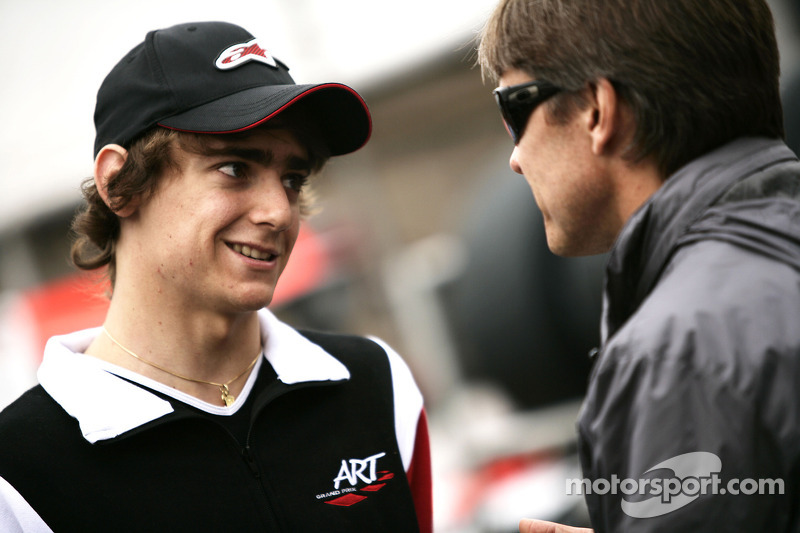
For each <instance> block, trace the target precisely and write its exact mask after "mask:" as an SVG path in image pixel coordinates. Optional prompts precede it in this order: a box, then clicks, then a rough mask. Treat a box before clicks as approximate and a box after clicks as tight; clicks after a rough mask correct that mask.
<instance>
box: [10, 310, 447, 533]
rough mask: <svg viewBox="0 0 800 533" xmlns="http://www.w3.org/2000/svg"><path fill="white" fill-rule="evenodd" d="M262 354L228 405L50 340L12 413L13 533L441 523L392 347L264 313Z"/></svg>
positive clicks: (83, 341)
mask: <svg viewBox="0 0 800 533" xmlns="http://www.w3.org/2000/svg"><path fill="white" fill-rule="evenodd" d="M259 318H260V320H261V326H262V334H263V339H264V356H265V357H263V358H261V359H259V362H258V363H257V366H256V367H255V369H254V371H253V372H252V373H251V375H250V377H249V379H248V380H247V383H246V385H245V387H244V390H243V391H242V393H241V394H240V395H239V397H238V398H237V399H236V402H235V403H234V404H233V405H232V406H231V407H218V406H215V405H211V404H208V403H205V402H202V401H200V400H197V399H196V398H193V397H190V396H187V395H184V394H182V393H180V392H177V391H175V390H174V389H171V388H169V387H166V386H164V385H161V384H159V383H157V382H155V381H152V380H149V379H146V378H144V377H142V376H139V375H137V374H134V373H132V372H129V371H127V370H125V369H122V368H119V367H116V366H113V365H110V364H107V363H105V362H102V361H100V360H98V359H96V358H93V357H90V356H87V355H84V354H82V353H81V352H82V351H83V350H85V349H86V347H87V346H88V345H89V344H90V342H91V341H92V339H94V337H95V336H96V335H98V334H99V329H92V330H84V331H79V332H76V333H72V334H70V335H65V336H61V337H54V338H52V339H51V340H50V341H49V342H48V344H47V347H46V348H45V354H44V360H43V363H42V366H41V367H40V369H39V381H40V385H38V386H36V387H34V388H33V389H31V390H30V391H28V392H27V393H25V394H24V395H23V396H22V397H20V399H18V400H17V401H16V402H14V403H13V404H11V405H10V406H8V407H7V408H6V409H5V410H4V411H3V412H2V413H0V531H2V532H3V533H12V532H37V533H38V532H51V531H55V532H63V531H67V532H71V531H80V532H101V531H102V532H108V531H114V532H125V531H135V532H144V531H148V532H149V531H192V532H197V531H247V532H250V531H286V532H303V531H315V532H316V531H326V532H333V531H348V532H352V531H358V532H363V531H381V532H384V531H398V532H407V531H418V530H421V531H430V529H431V522H432V519H431V476H430V454H429V446H428V434H427V425H426V420H425V413H424V410H423V402H422V396H421V394H420V392H419V389H418V388H417V386H416V384H415V382H414V379H413V377H412V375H411V372H410V371H409V369H408V367H407V366H406V365H405V363H404V362H403V361H402V359H401V358H400V356H399V355H397V354H396V353H395V352H394V351H392V350H391V348H389V347H387V346H386V345H385V344H383V343H381V342H380V341H377V340H369V339H365V338H362V337H350V336H341V335H330V334H322V333H310V332H303V333H301V332H298V331H297V330H295V329H293V328H291V327H289V326H287V325H286V324H283V323H282V322H280V321H279V320H278V319H277V318H276V317H275V316H274V315H272V313H270V312H269V311H267V310H264V311H261V312H259Z"/></svg>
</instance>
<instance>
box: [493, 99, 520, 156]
mask: <svg viewBox="0 0 800 533" xmlns="http://www.w3.org/2000/svg"><path fill="white" fill-rule="evenodd" d="M507 94H508V88H502V89H497V90H495V91H494V98H495V100H496V101H497V107H499V108H500V115H501V116H502V117H503V124H504V125H505V127H506V131H508V134H509V135H510V136H511V140H513V141H514V144H517V142H518V141H519V128H518V127H517V122H516V120H515V119H514V115H513V114H512V113H511V110H510V109H509V105H508V104H509V102H508V97H507Z"/></svg>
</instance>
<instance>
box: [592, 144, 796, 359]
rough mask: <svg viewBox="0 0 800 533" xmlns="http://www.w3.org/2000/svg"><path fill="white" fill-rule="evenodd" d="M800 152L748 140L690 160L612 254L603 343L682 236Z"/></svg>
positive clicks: (655, 196)
mask: <svg viewBox="0 0 800 533" xmlns="http://www.w3.org/2000/svg"><path fill="white" fill-rule="evenodd" d="M796 160H797V156H795V154H794V153H793V152H792V151H791V150H790V149H789V148H788V147H787V146H786V145H785V144H784V143H783V142H782V141H779V140H774V139H766V138H742V139H737V140H735V141H733V142H731V143H729V144H726V145H724V146H722V147H720V148H718V149H716V150H714V151H712V152H710V153H708V154H706V155H704V156H702V157H700V158H698V159H695V160H694V161H692V162H690V163H689V164H687V165H686V166H684V167H683V168H681V169H680V170H678V171H677V172H676V173H675V174H673V175H672V176H671V177H670V178H669V179H667V180H666V182H664V185H662V186H661V188H660V189H659V190H658V191H656V192H655V194H653V196H651V197H650V199H649V200H648V201H647V202H645V204H644V205H643V206H642V207H641V208H640V209H639V210H638V211H637V212H636V213H634V215H633V216H632V217H631V218H630V220H628V222H627V223H626V224H625V226H624V227H623V229H622V231H621V232H620V236H619V238H618V239H617V242H616V244H615V245H614V248H613V250H612V251H611V254H610V256H609V260H608V267H607V270H606V282H605V285H606V286H605V291H604V296H603V320H602V340H603V344H605V342H606V341H607V340H608V338H609V337H610V336H612V335H613V334H614V332H615V331H616V330H617V329H618V328H619V327H620V326H622V324H624V322H625V321H626V320H627V319H628V317H629V316H630V315H631V314H632V313H633V312H634V311H635V310H636V309H637V308H638V306H639V305H640V304H641V302H642V301H643V300H644V298H645V297H646V296H647V294H649V292H650V290H651V289H652V287H653V285H654V284H655V283H656V281H657V279H658V277H659V276H660V274H661V271H662V270H663V268H664V266H665V265H666V263H667V261H668V260H669V258H670V256H671V255H672V254H673V253H674V252H675V250H676V249H677V247H678V246H679V245H680V242H681V238H682V237H683V236H684V235H685V234H686V233H687V231H688V230H689V228H690V227H691V225H692V224H693V223H695V222H696V221H697V220H698V218H700V216H701V215H702V214H703V213H704V212H705V211H707V210H708V209H709V207H710V206H712V205H713V204H714V203H715V202H717V200H718V199H719V198H720V197H721V196H722V195H723V194H724V193H725V192H726V191H727V190H728V189H729V188H730V187H731V186H733V185H734V184H735V183H737V182H739V181H741V180H742V179H744V178H747V177H748V176H750V175H752V174H753V173H755V172H757V171H760V170H764V169H766V168H768V167H771V166H773V165H775V164H778V163H782V162H785V161H796Z"/></svg>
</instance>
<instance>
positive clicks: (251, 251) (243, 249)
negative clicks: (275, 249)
mask: <svg viewBox="0 0 800 533" xmlns="http://www.w3.org/2000/svg"><path fill="white" fill-rule="evenodd" d="M228 246H230V248H231V249H233V251H234V252H236V253H238V254H242V255H243V256H245V257H250V258H252V259H257V260H259V261H272V260H274V259H277V257H278V255H277V254H274V253H271V252H262V251H260V250H256V249H255V248H251V247H250V246H247V245H242V244H230V245H228Z"/></svg>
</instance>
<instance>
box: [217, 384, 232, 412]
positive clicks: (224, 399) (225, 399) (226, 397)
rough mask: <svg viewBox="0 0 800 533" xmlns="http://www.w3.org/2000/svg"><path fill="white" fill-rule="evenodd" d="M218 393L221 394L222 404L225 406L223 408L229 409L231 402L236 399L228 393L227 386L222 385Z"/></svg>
mask: <svg viewBox="0 0 800 533" xmlns="http://www.w3.org/2000/svg"><path fill="white" fill-rule="evenodd" d="M219 391H220V392H221V393H222V396H221V398H222V402H223V403H224V404H225V407H230V406H231V405H233V402H235V401H236V397H235V396H234V395H232V394H231V393H230V392H228V386H227V385H222V386H220V388H219Z"/></svg>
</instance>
